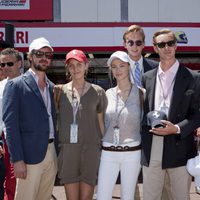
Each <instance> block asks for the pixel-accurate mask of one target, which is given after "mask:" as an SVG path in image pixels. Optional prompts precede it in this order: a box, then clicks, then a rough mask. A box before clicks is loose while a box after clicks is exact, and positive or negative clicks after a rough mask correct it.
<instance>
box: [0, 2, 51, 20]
mask: <svg viewBox="0 0 200 200" xmlns="http://www.w3.org/2000/svg"><path fill="white" fill-rule="evenodd" d="M44 11H45V12H44ZM0 20H26V21H27V20H34V21H37V20H40V21H41V20H53V0H42V1H41V0H7V1H5V0H0Z"/></svg>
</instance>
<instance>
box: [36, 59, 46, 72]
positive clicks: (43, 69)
mask: <svg viewBox="0 0 200 200" xmlns="http://www.w3.org/2000/svg"><path fill="white" fill-rule="evenodd" d="M44 62H45V63H44ZM33 67H34V69H35V70H37V71H40V72H46V71H47V69H48V65H47V62H46V61H43V62H42V61H41V62H40V63H38V64H36V63H34V62H33Z"/></svg>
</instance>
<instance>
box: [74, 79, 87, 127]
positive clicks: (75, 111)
mask: <svg viewBox="0 0 200 200" xmlns="http://www.w3.org/2000/svg"><path fill="white" fill-rule="evenodd" d="M84 90H85V81H84V85H83V88H82V90H81V93H80V95H79V98H77V97H76V96H75V94H74V87H73V84H72V103H71V105H72V110H73V124H76V115H77V112H78V109H79V107H80V105H81V104H80V101H81V97H82V95H83V92H84Z"/></svg>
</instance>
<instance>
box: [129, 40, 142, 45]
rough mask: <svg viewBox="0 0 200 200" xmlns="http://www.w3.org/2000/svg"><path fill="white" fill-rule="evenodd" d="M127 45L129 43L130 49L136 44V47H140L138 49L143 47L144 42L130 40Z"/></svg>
mask: <svg viewBox="0 0 200 200" xmlns="http://www.w3.org/2000/svg"><path fill="white" fill-rule="evenodd" d="M126 43H127V44H128V46H130V47H132V46H133V45H134V44H135V45H136V46H138V47H139V46H141V45H142V44H143V42H142V40H136V41H133V40H128V41H127V42H126Z"/></svg>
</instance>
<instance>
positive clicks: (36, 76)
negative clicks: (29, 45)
mask: <svg viewBox="0 0 200 200" xmlns="http://www.w3.org/2000/svg"><path fill="white" fill-rule="evenodd" d="M28 71H29V72H30V73H31V75H32V76H33V78H34V80H35V82H36V83H37V86H38V80H39V77H38V75H37V74H36V73H35V72H34V71H33V70H32V69H31V68H29V70H28ZM45 82H46V84H47V87H48V88H49V80H48V78H47V76H46V75H45Z"/></svg>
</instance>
